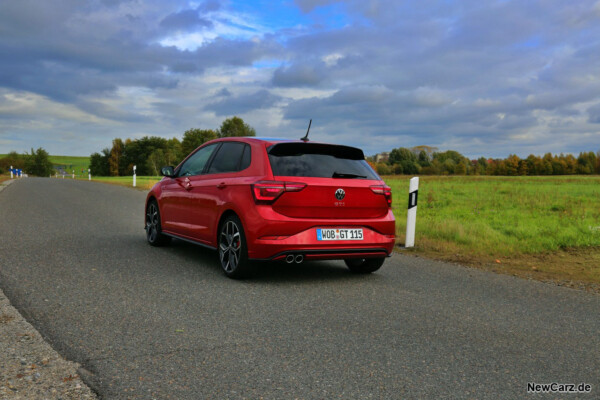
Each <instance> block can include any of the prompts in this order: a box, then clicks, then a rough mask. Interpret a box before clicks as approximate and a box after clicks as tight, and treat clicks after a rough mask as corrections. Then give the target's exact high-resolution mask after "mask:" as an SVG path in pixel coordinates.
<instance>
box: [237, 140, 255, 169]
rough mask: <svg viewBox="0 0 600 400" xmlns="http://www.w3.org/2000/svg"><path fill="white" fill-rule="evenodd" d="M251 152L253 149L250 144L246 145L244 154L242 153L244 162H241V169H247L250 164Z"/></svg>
mask: <svg viewBox="0 0 600 400" xmlns="http://www.w3.org/2000/svg"><path fill="white" fill-rule="evenodd" d="M251 154H252V150H251V149H250V146H248V145H245V146H244V154H243V155H242V162H241V163H240V171H242V170H245V169H246V168H248V167H249V166H250V159H251V157H250V156H251Z"/></svg>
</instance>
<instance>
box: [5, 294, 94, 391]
mask: <svg viewBox="0 0 600 400" xmlns="http://www.w3.org/2000/svg"><path fill="white" fill-rule="evenodd" d="M0 354H2V356H1V362H2V368H0V399H27V400H32V399H59V398H60V399H84V400H85V399H97V398H98V397H97V396H96V395H95V394H94V393H93V392H92V391H91V390H90V388H89V387H87V386H86V385H85V383H83V382H82V381H81V378H79V375H78V372H77V369H78V368H79V364H76V363H74V362H70V361H67V360H65V359H64V358H62V357H61V356H60V355H59V354H58V353H57V352H56V351H54V349H52V347H51V346H50V345H49V344H48V343H46V342H45V341H44V339H43V338H42V336H41V335H40V334H39V333H38V331H36V330H35V329H34V328H33V326H31V324H29V323H28V322H27V321H25V318H23V316H22V315H21V314H20V313H19V312H18V311H17V310H16V309H15V308H14V307H13V306H11V305H10V303H9V301H8V299H7V298H6V296H5V295H4V293H3V292H2V291H1V290H0Z"/></svg>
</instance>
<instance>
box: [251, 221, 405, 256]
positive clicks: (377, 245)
mask: <svg viewBox="0 0 600 400" xmlns="http://www.w3.org/2000/svg"><path fill="white" fill-rule="evenodd" d="M328 222H330V221H328ZM312 223H314V221H312ZM381 223H382V222H381V221H379V225H380V226H379V227H380V228H383V227H385V228H386V229H385V230H386V231H387V232H389V233H381V232H378V231H376V230H374V229H373V228H372V227H370V226H366V225H358V224H352V225H350V224H335V225H332V224H331V223H329V224H318V225H314V226H311V227H309V228H307V229H304V230H303V231H301V232H299V233H297V234H294V235H289V236H285V235H284V236H274V235H273V234H271V235H269V236H262V237H259V238H256V239H254V240H253V241H248V256H249V258H251V259H254V260H283V259H285V257H286V256H287V255H288V254H294V255H296V254H302V255H303V256H304V258H305V259H307V260H333V259H345V258H369V257H386V256H388V255H389V254H390V253H391V252H392V250H393V248H394V244H395V241H396V238H395V236H394V234H393V232H394V226H395V224H394V221H393V220H392V221H387V222H386V223H385V224H384V225H381ZM327 227H333V228H362V229H363V240H340V241H335V242H334V241H322V240H318V239H317V233H316V229H317V228H327Z"/></svg>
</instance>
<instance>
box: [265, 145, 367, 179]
mask: <svg viewBox="0 0 600 400" xmlns="http://www.w3.org/2000/svg"><path fill="white" fill-rule="evenodd" d="M269 161H270V162H271V169H272V170H273V175H275V176H306V177H317V178H356V179H379V177H378V176H377V174H376V173H375V172H374V171H373V170H372V169H371V167H370V166H369V164H368V163H367V162H366V161H365V160H364V155H363V153H362V151H361V150H359V149H357V148H354V147H348V146H335V145H322V144H310V143H281V144H276V145H274V146H272V147H271V148H270V149H269Z"/></svg>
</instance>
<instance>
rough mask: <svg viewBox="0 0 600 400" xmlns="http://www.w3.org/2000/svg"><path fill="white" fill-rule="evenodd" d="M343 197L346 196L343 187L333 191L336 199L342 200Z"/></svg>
mask: <svg viewBox="0 0 600 400" xmlns="http://www.w3.org/2000/svg"><path fill="white" fill-rule="evenodd" d="M344 197H346V192H344V189H341V188H340V189H338V190H336V191H335V198H336V199H338V200H344Z"/></svg>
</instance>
